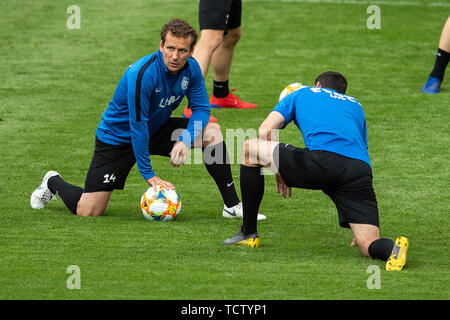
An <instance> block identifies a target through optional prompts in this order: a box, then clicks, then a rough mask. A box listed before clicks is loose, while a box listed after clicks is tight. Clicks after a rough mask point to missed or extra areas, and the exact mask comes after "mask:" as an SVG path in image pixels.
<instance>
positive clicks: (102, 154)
mask: <svg viewBox="0 0 450 320" xmlns="http://www.w3.org/2000/svg"><path fill="white" fill-rule="evenodd" d="M188 122H189V119H185V118H170V119H169V120H168V121H167V122H166V123H164V124H163V125H162V126H161V127H160V128H159V129H158V131H156V133H155V134H154V135H153V136H152V137H151V138H150V142H149V152H150V154H151V155H160V156H165V157H169V153H170V151H172V148H173V145H174V144H175V142H176V141H177V140H178V137H179V136H180V134H179V133H181V132H179V133H178V134H175V135H174V136H173V137H172V133H173V132H174V131H175V132H177V131H176V130H177V129H186V127H187V124H188ZM135 163H136V158H135V157H134V152H133V147H132V145H131V144H122V145H112V144H108V143H105V142H102V141H100V140H99V139H98V138H97V137H96V139H95V150H94V155H93V157H92V161H91V165H90V167H89V170H88V173H87V175H86V181H85V183H84V192H97V191H113V190H115V189H119V190H122V189H123V188H124V186H125V181H126V179H127V177H128V174H129V173H130V170H131V168H132V167H133V166H134V164H135Z"/></svg>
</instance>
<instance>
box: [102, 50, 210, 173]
mask: <svg viewBox="0 0 450 320" xmlns="http://www.w3.org/2000/svg"><path fill="white" fill-rule="evenodd" d="M184 96H187V98H188V100H189V106H190V107H191V109H192V116H191V118H190V119H189V123H188V126H187V129H186V130H185V131H183V133H182V135H181V136H180V138H179V139H178V140H179V141H183V142H184V143H185V144H186V145H187V146H188V148H190V147H191V142H193V141H194V138H195V137H196V136H197V135H199V134H200V133H201V132H202V131H203V129H204V128H205V126H206V125H207V124H208V121H209V115H210V113H211V108H210V105H209V100H208V94H207V93H206V87H205V83H204V81H203V76H202V72H201V69H200V66H199V64H198V63H197V61H195V59H193V58H188V60H187V62H186V65H185V66H184V67H183V68H182V69H181V70H180V71H178V73H177V74H175V75H171V74H170V73H169V71H168V70H167V67H166V65H165V64H164V60H163V57H162V53H161V51H160V50H158V51H157V52H154V53H152V54H149V55H147V56H145V57H143V58H141V59H139V60H138V61H136V62H135V63H133V64H132V65H131V66H129V67H128V69H127V70H126V71H125V74H124V75H123V76H122V79H121V80H120V82H119V84H118V85H117V88H116V91H115V93H114V96H113V98H112V100H111V101H110V102H109V105H108V108H107V109H106V111H105V112H104V113H103V115H102V120H101V121H100V124H99V125H98V127H97V132H96V134H97V138H98V139H99V140H101V141H103V142H105V143H108V144H113V145H121V144H129V143H131V144H132V146H133V152H134V155H135V157H136V164H137V167H138V169H139V172H140V173H141V175H142V177H143V178H144V179H145V180H148V179H150V178H152V177H154V176H155V173H154V172H153V169H152V166H151V163H150V154H149V149H148V145H149V141H150V139H151V137H152V135H153V134H154V133H155V132H156V131H157V130H158V129H159V128H160V127H161V125H163V124H164V123H165V122H167V120H169V118H170V115H171V114H172V112H173V110H175V109H176V108H177V107H178V105H179V104H180V102H181V100H183V98H184ZM200 124H201V125H200Z"/></svg>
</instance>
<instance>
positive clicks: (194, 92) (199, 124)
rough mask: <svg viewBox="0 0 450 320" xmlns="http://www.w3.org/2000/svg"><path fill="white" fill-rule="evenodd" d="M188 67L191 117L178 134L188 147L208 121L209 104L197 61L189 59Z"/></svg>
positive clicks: (187, 94)
mask: <svg viewBox="0 0 450 320" xmlns="http://www.w3.org/2000/svg"><path fill="white" fill-rule="evenodd" d="M189 63H190V65H191V66H190V69H191V75H192V81H191V82H190V84H189V89H188V91H187V93H186V96H187V98H188V100H189V107H190V108H191V110H192V115H191V118H190V119H189V123H188V125H187V128H186V129H185V130H184V131H183V132H182V134H181V135H180V138H179V139H178V140H179V141H183V143H184V144H186V146H187V147H188V148H190V147H191V144H192V143H193V142H194V139H195V138H196V137H197V136H198V135H199V134H200V133H201V132H202V131H203V129H204V128H205V127H206V125H207V124H208V122H209V116H210V114H211V106H210V105H209V99H208V94H207V92H206V87H205V82H204V80H203V75H202V72H201V69H200V66H199V65H198V63H197V61H195V60H194V59H190V61H189Z"/></svg>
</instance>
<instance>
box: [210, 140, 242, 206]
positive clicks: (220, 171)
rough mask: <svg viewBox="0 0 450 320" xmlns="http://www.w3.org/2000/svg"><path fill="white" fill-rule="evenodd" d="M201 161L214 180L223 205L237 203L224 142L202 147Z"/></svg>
mask: <svg viewBox="0 0 450 320" xmlns="http://www.w3.org/2000/svg"><path fill="white" fill-rule="evenodd" d="M203 161H204V162H205V167H206V170H208V172H209V174H210V175H211V177H212V178H213V179H214V181H215V182H216V184H217V187H218V188H219V191H220V194H221V195H222V198H223V202H224V203H225V205H226V206H227V207H228V208H231V207H233V206H235V205H237V204H238V203H239V202H240V201H239V197H238V195H237V193H236V188H235V186H234V181H233V176H232V174H231V166H230V159H229V157H228V152H227V147H226V145H225V142H223V141H222V142H220V143H218V144H215V145H209V146H207V147H206V148H204V149H203Z"/></svg>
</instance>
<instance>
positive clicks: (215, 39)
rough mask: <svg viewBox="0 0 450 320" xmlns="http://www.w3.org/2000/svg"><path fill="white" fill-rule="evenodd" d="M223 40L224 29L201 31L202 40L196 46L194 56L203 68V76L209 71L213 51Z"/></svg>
mask: <svg viewBox="0 0 450 320" xmlns="http://www.w3.org/2000/svg"><path fill="white" fill-rule="evenodd" d="M222 41H223V30H212V29H205V30H202V31H200V40H199V41H198V43H197V45H196V46H195V49H194V53H193V55H192V56H193V58H194V59H195V60H197V62H198V64H199V65H200V68H201V69H202V74H203V78H205V77H206V74H207V73H208V68H209V63H210V61H211V57H212V55H213V52H214V51H215V50H216V49H217V48H218V47H219V46H220V44H221V43H222Z"/></svg>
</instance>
